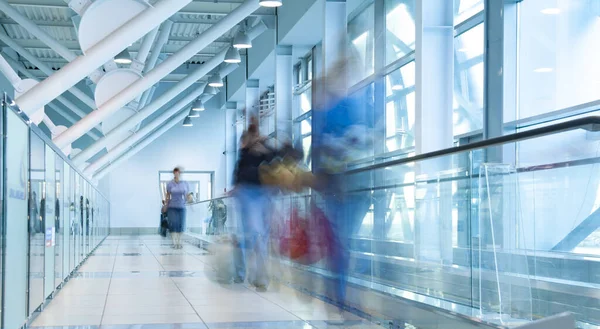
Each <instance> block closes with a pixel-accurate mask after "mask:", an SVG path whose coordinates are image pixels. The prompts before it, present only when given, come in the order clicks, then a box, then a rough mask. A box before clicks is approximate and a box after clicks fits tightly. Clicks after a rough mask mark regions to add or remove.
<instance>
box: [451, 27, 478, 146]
mask: <svg viewBox="0 0 600 329" xmlns="http://www.w3.org/2000/svg"><path fill="white" fill-rule="evenodd" d="M483 39H484V29H483V23H482V24H479V25H477V26H476V27H474V28H472V29H470V30H468V31H466V32H464V33H462V34H460V35H459V36H457V37H456V38H455V39H454V52H455V55H454V60H455V61H454V63H455V65H454V104H453V109H454V135H455V136H456V135H461V134H466V133H469V132H472V131H474V130H478V129H481V128H483V79H484V67H483V51H484V47H483V46H484V45H483V42H484V41H483Z"/></svg>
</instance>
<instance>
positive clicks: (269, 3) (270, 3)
mask: <svg viewBox="0 0 600 329" xmlns="http://www.w3.org/2000/svg"><path fill="white" fill-rule="evenodd" d="M258 3H259V4H260V5H261V6H263V7H270V8H273V7H281V5H283V1H281V0H260V1H259V2H258Z"/></svg>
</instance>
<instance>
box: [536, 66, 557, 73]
mask: <svg viewBox="0 0 600 329" xmlns="http://www.w3.org/2000/svg"><path fill="white" fill-rule="evenodd" d="M552 71H554V69H553V68H551V67H539V68H537V69H535V70H533V72H535V73H550V72H552Z"/></svg>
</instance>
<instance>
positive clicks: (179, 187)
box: [167, 168, 190, 249]
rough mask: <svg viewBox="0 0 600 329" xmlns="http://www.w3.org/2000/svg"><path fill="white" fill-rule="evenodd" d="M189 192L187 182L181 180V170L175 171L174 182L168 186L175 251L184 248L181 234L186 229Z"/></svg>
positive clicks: (171, 230)
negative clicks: (186, 207)
mask: <svg viewBox="0 0 600 329" xmlns="http://www.w3.org/2000/svg"><path fill="white" fill-rule="evenodd" d="M189 191H190V189H189V186H188V184H187V182H185V181H182V180H181V170H180V169H179V168H175V169H173V180H172V181H170V182H169V183H168V184H167V218H168V220H169V231H170V232H171V238H172V239H173V248H175V249H181V248H183V246H182V244H181V233H182V232H183V231H184V229H185V215H186V209H185V204H186V200H187V197H188V195H189Z"/></svg>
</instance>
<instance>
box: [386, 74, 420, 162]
mask: <svg viewBox="0 0 600 329" xmlns="http://www.w3.org/2000/svg"><path fill="white" fill-rule="evenodd" d="M385 82H386V83H385V85H386V108H385V122H386V127H385V135H386V150H387V151H388V152H391V151H396V150H399V149H405V148H408V147H411V146H414V145H415V138H414V126H415V62H410V63H408V64H407V65H405V66H403V67H401V68H400V69H398V70H396V71H394V72H392V73H390V74H389V75H387V76H386V79H385Z"/></svg>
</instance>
